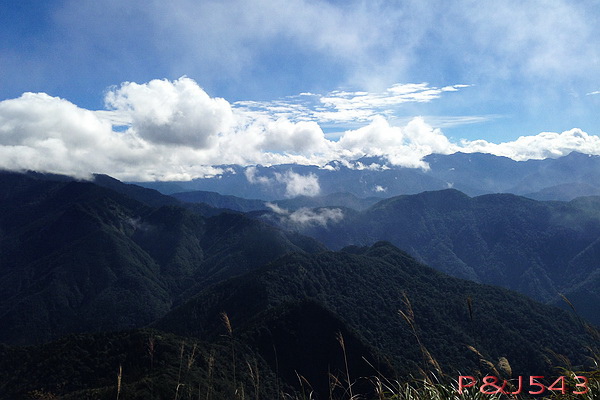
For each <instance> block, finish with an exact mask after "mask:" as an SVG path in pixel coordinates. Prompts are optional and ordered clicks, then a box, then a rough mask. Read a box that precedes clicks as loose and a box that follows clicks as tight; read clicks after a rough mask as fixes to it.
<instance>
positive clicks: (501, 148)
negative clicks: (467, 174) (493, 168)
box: [461, 129, 600, 161]
mask: <svg viewBox="0 0 600 400" xmlns="http://www.w3.org/2000/svg"><path fill="white" fill-rule="evenodd" d="M461 147H462V151H466V152H481V153H489V154H494V155H497V156H505V157H509V158H512V159H513V160H517V161H525V160H530V159H534V160H541V159H544V158H558V157H562V156H565V155H567V154H569V153H571V152H573V151H577V152H580V153H584V154H595V155H600V137H598V136H595V135H589V134H587V133H586V132H583V131H582V130H581V129H571V130H568V131H565V132H562V133H555V132H542V133H540V134H538V135H535V136H521V137H519V138H518V139H517V140H515V141H512V142H504V143H500V144H496V143H490V142H487V141H485V140H475V141H462V143H461Z"/></svg>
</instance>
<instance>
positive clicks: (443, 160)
mask: <svg viewBox="0 0 600 400" xmlns="http://www.w3.org/2000/svg"><path fill="white" fill-rule="evenodd" d="M424 161H425V162H426V163H427V164H428V166H429V168H428V169H426V170H424V169H415V168H403V167H398V166H394V165H391V164H389V162H387V160H386V159H383V158H380V157H365V158H362V159H359V160H356V161H354V162H352V163H350V164H348V163H342V162H337V161H334V162H330V163H329V164H327V165H326V166H324V167H323V168H319V167H317V166H300V165H274V166H270V167H263V166H256V167H253V168H254V169H252V170H248V169H247V168H244V167H241V166H237V165H225V166H221V167H220V168H221V169H222V170H223V173H222V174H221V175H217V176H214V177H210V178H206V179H196V180H193V181H189V182H142V183H139V184H140V185H142V186H145V187H149V188H154V189H157V190H160V191H162V192H163V193H165V194H172V193H175V192H183V191H197V190H201V191H212V192H218V193H220V194H223V195H232V196H237V197H242V198H247V199H264V200H268V201H273V200H277V199H283V198H286V197H293V196H292V194H291V193H290V192H289V190H288V187H287V181H286V177H287V176H288V174H290V173H295V174H301V175H304V176H309V175H311V174H312V175H313V176H314V177H315V178H316V179H317V180H318V183H319V186H320V195H330V194H333V193H350V194H352V195H354V196H356V197H359V198H369V197H392V196H397V195H401V194H417V193H420V192H423V191H432V190H442V189H447V188H455V189H458V190H460V191H462V192H464V193H466V194H469V195H471V196H475V195H481V194H487V193H514V194H519V195H525V194H532V193H536V192H539V191H543V190H545V189H547V188H552V187H556V186H558V185H570V186H571V187H573V188H576V187H577V186H578V185H579V186H580V187H581V185H586V184H587V185H594V182H598V181H600V156H590V155H586V154H580V153H576V152H573V153H571V154H569V155H567V156H564V157H561V158H557V159H545V160H528V161H514V160H512V159H510V158H506V157H498V156H493V155H490V154H483V153H470V154H465V153H455V154H449V155H440V154H432V155H429V156H427V157H425V158H424ZM249 171H250V172H251V173H249ZM562 187H563V189H565V188H567V187H568V186H562ZM292 193H293V192H292ZM554 193H555V194H554ZM553 194H554V195H553ZM565 194H567V193H565V191H564V190H563V191H560V190H559V191H558V192H556V191H555V190H552V189H547V190H546V191H545V192H544V195H543V196H544V197H543V199H544V200H564V199H568V200H571V199H572V198H574V197H576V196H577V195H578V192H577V190H574V191H573V192H572V193H571V194H569V195H568V197H565ZM581 194H583V195H589V194H595V193H591V192H589V191H586V190H584V191H582V192H581ZM534 197H535V195H534ZM339 206H342V205H341V204H340V205H339ZM351 208H352V207H351Z"/></svg>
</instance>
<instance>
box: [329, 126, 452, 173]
mask: <svg viewBox="0 0 600 400" xmlns="http://www.w3.org/2000/svg"><path fill="white" fill-rule="evenodd" d="M338 144H339V147H340V149H341V151H342V154H345V155H346V156H347V157H346V158H350V159H353V158H354V159H356V158H359V157H363V156H385V157H387V158H388V160H389V162H390V163H391V164H393V165H399V166H405V167H410V168H427V164H426V163H425V162H423V160H422V159H423V157H424V156H426V155H428V154H431V153H440V154H449V153H454V152H456V151H457V150H458V147H457V146H456V145H453V144H452V143H450V141H449V140H448V138H447V137H446V136H444V135H443V134H442V132H441V131H440V130H439V129H433V128H432V127H431V126H429V125H428V124H426V123H425V121H424V120H423V119H422V118H414V119H413V120H412V121H410V122H409V123H408V125H406V126H405V127H396V126H390V125H389V123H388V122H387V120H385V119H384V118H383V117H377V118H375V119H374V120H373V122H372V123H371V124H369V125H367V126H365V127H363V128H360V129H357V130H354V131H347V132H345V133H344V135H343V136H342V137H341V138H340V140H339V142H338Z"/></svg>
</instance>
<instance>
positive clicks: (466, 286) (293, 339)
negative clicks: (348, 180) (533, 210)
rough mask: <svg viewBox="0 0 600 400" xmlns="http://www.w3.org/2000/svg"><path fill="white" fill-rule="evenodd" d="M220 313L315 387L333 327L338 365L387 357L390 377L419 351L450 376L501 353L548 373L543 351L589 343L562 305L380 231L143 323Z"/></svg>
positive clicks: (211, 335) (414, 362)
mask: <svg viewBox="0 0 600 400" xmlns="http://www.w3.org/2000/svg"><path fill="white" fill-rule="evenodd" d="M398 310H402V311H403V312H404V313H405V315H406V316H407V318H408V319H410V320H411V322H410V324H409V323H407V322H406V321H405V320H404V319H403V317H402V316H401V315H400V314H399V312H398ZM222 312H226V313H227V315H228V321H229V324H230V326H231V327H232V330H233V333H232V335H233V337H235V338H236V340H237V341H238V343H243V344H245V345H247V346H249V347H251V348H256V349H258V351H259V353H260V354H261V356H262V358H264V359H265V360H266V361H267V362H268V363H269V365H271V367H272V368H275V365H276V363H277V362H278V367H279V371H280V373H281V376H288V379H293V378H296V375H295V373H297V374H299V375H301V376H306V377H310V378H311V379H310V382H311V386H312V387H313V388H315V390H316V391H317V393H321V394H323V391H326V389H327V374H328V370H329V371H334V372H335V371H338V370H340V371H343V370H344V368H343V364H341V365H340V363H339V361H341V360H339V359H338V363H336V362H335V360H334V359H335V357H333V356H329V357H331V359H330V360H329V363H325V362H323V358H324V357H328V356H327V355H328V354H330V353H332V352H333V353H334V354H335V352H337V354H338V358H339V356H340V355H341V353H342V352H341V349H340V347H339V343H338V344H337V345H336V343H335V331H336V330H340V331H341V332H342V333H343V335H342V336H344V337H347V338H350V339H348V341H347V342H346V350H347V353H348V354H350V355H352V360H351V362H350V368H349V369H350V370H351V371H353V372H354V373H357V374H358V375H357V376H361V374H365V373H367V374H369V375H372V374H373V373H376V371H374V370H373V369H372V367H369V365H368V363H367V362H366V361H368V362H370V363H371V364H372V365H381V366H382V368H389V367H387V363H388V362H389V363H390V366H391V367H392V368H393V369H394V370H395V371H396V373H397V374H399V375H401V376H402V375H403V376H406V375H408V374H410V373H412V372H414V371H415V370H417V369H418V368H424V369H426V370H434V369H435V367H434V365H432V364H431V363H430V362H429V361H427V360H428V359H429V356H431V357H433V358H434V359H435V360H436V361H437V362H438V363H439V365H440V368H441V370H443V371H444V372H445V373H447V374H450V375H451V376H453V374H458V371H462V373H463V374H464V373H465V371H475V370H479V369H480V368H482V366H481V365H480V358H481V357H485V358H487V359H491V360H497V359H498V358H499V357H506V358H507V359H508V360H509V361H510V364H511V366H512V371H513V374H514V375H515V376H517V375H529V374H531V373H533V371H536V373H539V374H540V375H543V374H545V373H551V368H552V367H551V365H550V364H548V362H549V360H548V357H549V355H550V354H551V353H552V351H555V352H557V353H558V354H563V355H565V356H567V357H568V358H569V359H571V360H572V362H574V363H575V364H578V363H582V362H584V358H585V357H584V355H583V353H582V349H583V347H582V346H585V345H591V346H594V339H593V338H591V337H589V336H587V333H586V331H585V327H584V326H582V324H581V322H580V321H578V320H577V319H576V318H575V316H573V315H572V314H569V313H567V312H566V311H563V310H559V309H557V308H554V307H550V306H545V305H542V304H539V303H536V302H535V301H533V300H530V299H528V298H526V297H525V296H523V295H519V294H516V293H514V292H510V291H508V290H505V289H501V288H497V287H493V286H488V285H481V284H477V283H474V282H470V281H465V280H461V279H457V278H452V277H449V276H447V275H445V274H442V273H440V272H437V271H435V270H433V269H431V268H429V267H427V266H425V265H423V264H420V263H418V262H416V260H414V259H413V258H412V257H410V256H409V255H407V254H406V253H404V252H402V251H400V250H398V249H397V248H395V247H394V246H392V245H391V244H389V243H386V242H379V243H376V244H375V245H373V246H372V247H366V248H358V247H351V248H348V249H345V250H343V251H341V252H321V253H317V254H290V255H286V256H284V257H282V258H280V259H278V260H276V261H273V262H271V263H269V264H268V265H266V266H265V267H264V268H261V269H258V270H255V271H252V272H250V273H248V274H246V275H244V276H240V277H236V278H232V279H229V280H227V281H224V282H221V283H219V284H216V285H214V286H211V287H210V288H207V289H206V290H204V291H202V292H201V293H199V294H198V295H197V296H195V297H194V298H192V299H191V300H189V301H188V302H187V303H185V304H183V305H181V306H180V307H178V308H176V309H174V310H173V311H171V312H169V313H168V314H167V315H166V316H164V317H163V318H161V319H160V320H159V321H158V322H157V323H156V324H155V325H154V326H155V327H156V328H158V329H161V330H166V331H169V332H173V333H176V334H178V335H182V336H193V337H201V338H204V339H207V340H216V339H217V338H219V337H220V336H221V335H223V334H224V333H225V332H226V330H225V328H224V326H223V324H222V318H221V315H222ZM336 321H337V322H336ZM332 325H333V326H334V327H335V329H332V328H331V327H332ZM413 329H414V330H413ZM467 346H473V347H474V348H476V349H477V350H478V351H479V352H480V353H481V354H482V355H480V356H478V355H477V354H475V353H473V352H472V351H470V350H469V349H468V348H467ZM275 354H277V355H278V356H279V361H277V359H276V358H275ZM288 355H289V356H288ZM424 357H425V359H424ZM365 359H366V361H365ZM290 360H291V361H290ZM369 369H370V372H369ZM365 371H366V372H365ZM362 376H365V375H362Z"/></svg>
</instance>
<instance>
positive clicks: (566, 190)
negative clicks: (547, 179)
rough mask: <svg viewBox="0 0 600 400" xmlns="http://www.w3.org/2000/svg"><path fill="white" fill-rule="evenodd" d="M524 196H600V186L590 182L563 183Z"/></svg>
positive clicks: (542, 198) (555, 197)
mask: <svg viewBox="0 0 600 400" xmlns="http://www.w3.org/2000/svg"><path fill="white" fill-rule="evenodd" d="M524 196H525V197H529V198H530V199H534V200H559V201H570V200H573V199H576V198H577V197H585V196H600V188H599V187H598V186H594V185H592V184H590V183H581V182H578V183H563V184H560V185H556V186H550V187H547V188H544V189H542V190H540V191H538V192H534V193H526V194H524Z"/></svg>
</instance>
